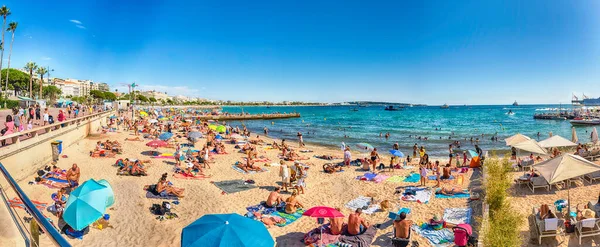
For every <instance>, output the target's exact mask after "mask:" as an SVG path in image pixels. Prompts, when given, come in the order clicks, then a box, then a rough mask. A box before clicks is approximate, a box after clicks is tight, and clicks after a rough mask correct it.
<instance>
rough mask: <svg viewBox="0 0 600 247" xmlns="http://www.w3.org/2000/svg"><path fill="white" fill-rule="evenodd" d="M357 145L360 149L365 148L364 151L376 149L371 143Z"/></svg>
mask: <svg viewBox="0 0 600 247" xmlns="http://www.w3.org/2000/svg"><path fill="white" fill-rule="evenodd" d="M356 147H358V149H359V150H363V151H371V150H373V149H374V148H373V146H371V144H369V143H364V142H361V143H358V144H356Z"/></svg>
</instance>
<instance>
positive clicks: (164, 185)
mask: <svg viewBox="0 0 600 247" xmlns="http://www.w3.org/2000/svg"><path fill="white" fill-rule="evenodd" d="M184 191H185V189H183V188H176V187H173V184H172V183H171V182H170V181H167V174H166V173H165V174H163V175H162V177H161V178H160V179H159V180H158V183H156V192H157V193H159V194H160V195H161V196H163V197H166V196H169V195H173V196H176V197H180V198H182V197H183V192H184Z"/></svg>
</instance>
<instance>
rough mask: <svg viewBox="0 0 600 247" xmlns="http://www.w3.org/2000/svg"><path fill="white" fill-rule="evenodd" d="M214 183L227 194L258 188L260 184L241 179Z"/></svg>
mask: <svg viewBox="0 0 600 247" xmlns="http://www.w3.org/2000/svg"><path fill="white" fill-rule="evenodd" d="M213 184H214V185H215V186H217V188H219V189H221V190H222V191H223V192H225V193H227V194H232V193H237V192H241V191H245V190H250V189H254V188H258V186H256V185H254V184H248V183H246V182H245V181H244V180H241V179H236V180H227V181H220V182H213Z"/></svg>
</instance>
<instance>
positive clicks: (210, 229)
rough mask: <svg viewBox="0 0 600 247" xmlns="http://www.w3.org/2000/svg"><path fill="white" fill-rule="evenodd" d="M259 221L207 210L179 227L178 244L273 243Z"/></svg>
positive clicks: (249, 246)
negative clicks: (179, 238) (199, 216)
mask: <svg viewBox="0 0 600 247" xmlns="http://www.w3.org/2000/svg"><path fill="white" fill-rule="evenodd" d="M274 245H275V241H273V237H271V234H269V231H267V228H265V225H264V224H263V223H261V222H260V221H256V220H253V219H250V218H246V217H243V216H241V215H239V214H208V215H204V216H202V217H201V218H200V219H197V220H196V221H194V222H192V224H189V225H188V226H186V227H185V228H183V230H181V247H200V246H202V247H221V246H228V247H273V246H274Z"/></svg>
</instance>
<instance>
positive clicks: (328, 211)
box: [302, 206, 344, 218]
mask: <svg viewBox="0 0 600 247" xmlns="http://www.w3.org/2000/svg"><path fill="white" fill-rule="evenodd" d="M302 215H304V216H309V217H313V218H342V217H344V215H343V214H342V213H340V212H339V211H337V210H335V209H334V208H330V207H325V206H318V207H312V208H310V209H309V210H306V211H305V212H304V213H303V214H302Z"/></svg>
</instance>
